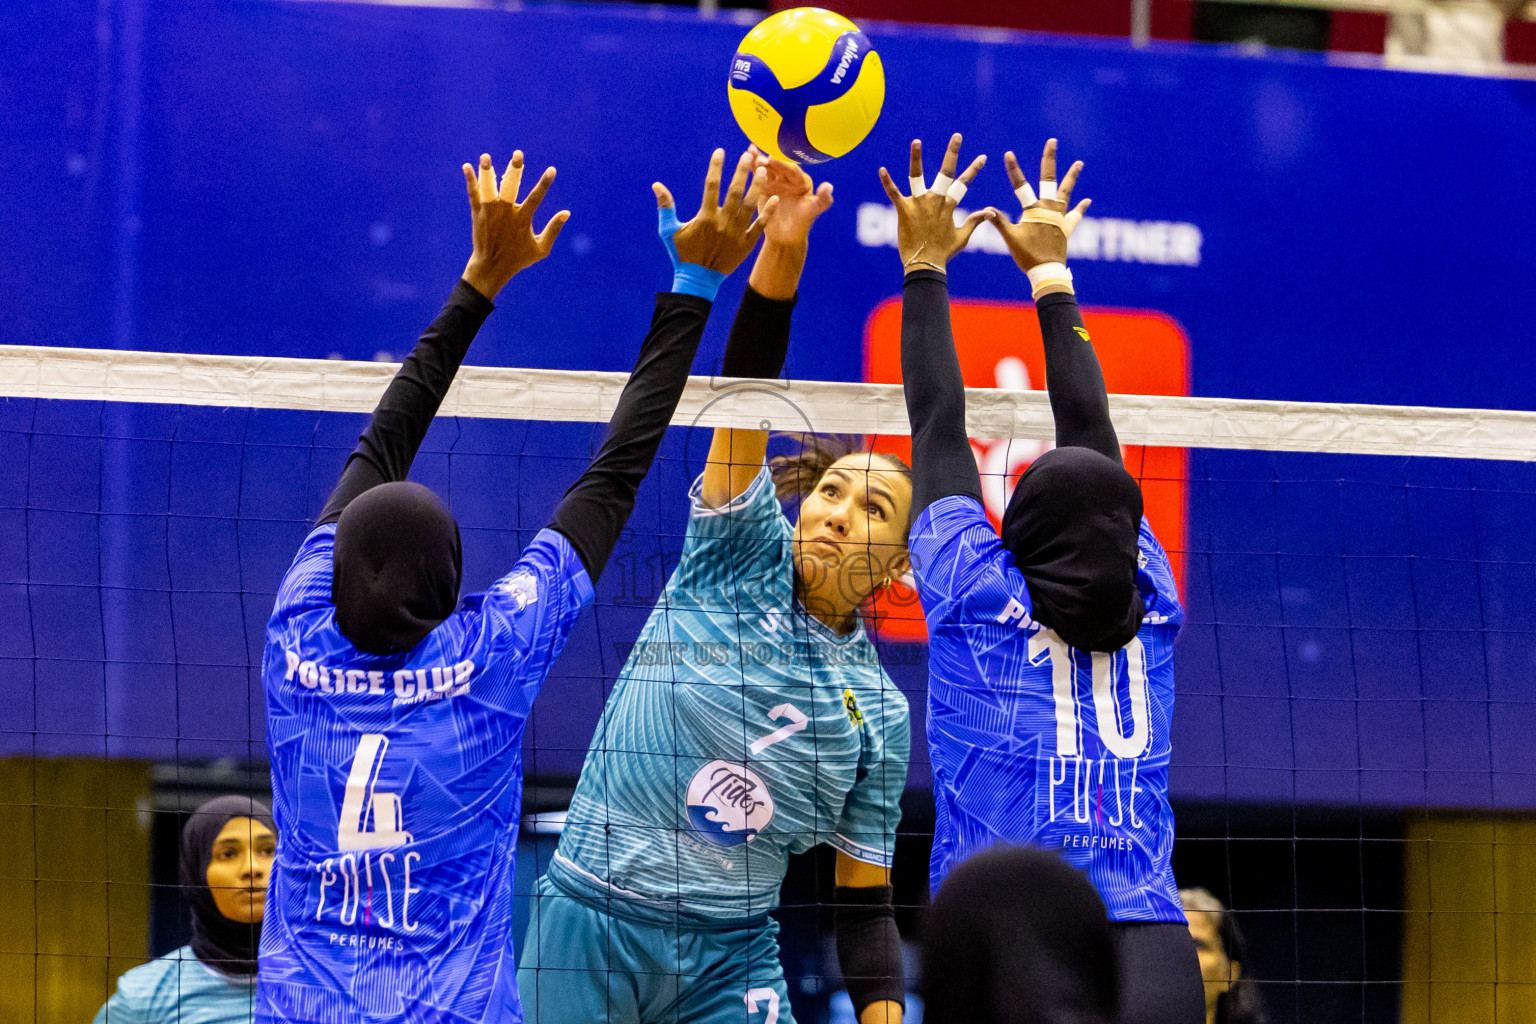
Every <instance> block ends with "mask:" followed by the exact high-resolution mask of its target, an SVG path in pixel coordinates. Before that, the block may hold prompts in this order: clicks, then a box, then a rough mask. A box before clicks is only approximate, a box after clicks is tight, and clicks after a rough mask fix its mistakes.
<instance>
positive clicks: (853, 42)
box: [832, 36, 859, 83]
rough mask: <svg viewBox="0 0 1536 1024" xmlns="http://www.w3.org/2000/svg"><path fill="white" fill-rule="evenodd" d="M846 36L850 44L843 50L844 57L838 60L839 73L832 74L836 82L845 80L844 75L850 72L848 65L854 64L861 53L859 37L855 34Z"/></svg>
mask: <svg viewBox="0 0 1536 1024" xmlns="http://www.w3.org/2000/svg"><path fill="white" fill-rule="evenodd" d="M845 38H846V39H847V40H848V45H847V47H846V48H845V49H844V50H843V59H842V60H840V61H838V62H837V73H836V74H834V75H833V76H832V81H833V82H834V83H837V82H841V81H842V80H843V76H844V75H846V74H847V73H848V65H850V64H852V63H853V59H854V58H855V57H857V56H858V55H859V40H858V38H857V37H855V36H846V37H845Z"/></svg>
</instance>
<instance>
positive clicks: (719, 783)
mask: <svg viewBox="0 0 1536 1024" xmlns="http://www.w3.org/2000/svg"><path fill="white" fill-rule="evenodd" d="M687 803H688V823H689V824H690V825H691V826H693V832H694V834H695V835H696V836H698V837H699V838H701V839H703V840H705V841H706V842H709V843H713V844H714V845H715V846H740V845H742V844H743V843H749V842H751V841H752V839H753V837H755V836H756V835H757V834H758V833H759V832H761V831H762V830H763V829H765V828H767V827H768V823H769V822H770V821H772V820H773V797H772V796H770V795H769V794H768V787H767V786H766V785H764V783H763V780H762V779H760V778H758V776H757V773H756V772H754V771H753V770H752V769H750V768H748V767H747V766H746V765H744V764H734V763H732V762H730V761H711V762H709V763H708V764H706V765H705V766H704V767H702V768H700V769H699V770H698V771H696V772H694V773H693V779H692V781H690V782H689V783H688V795H687Z"/></svg>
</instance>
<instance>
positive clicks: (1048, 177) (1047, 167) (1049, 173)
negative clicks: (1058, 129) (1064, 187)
mask: <svg viewBox="0 0 1536 1024" xmlns="http://www.w3.org/2000/svg"><path fill="white" fill-rule="evenodd" d="M1048 181H1049V182H1052V183H1054V182H1055V181H1056V140H1055V139H1046V140H1045V151H1044V152H1042V153H1041V154H1040V185H1041V189H1040V193H1041V195H1044V194H1045V188H1044V185H1045V183H1046V182H1048Z"/></svg>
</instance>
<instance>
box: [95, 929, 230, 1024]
mask: <svg viewBox="0 0 1536 1024" xmlns="http://www.w3.org/2000/svg"><path fill="white" fill-rule="evenodd" d="M255 1003H256V979H255V978H237V977H232V976H230V975H228V974H225V973H224V972H222V971H219V970H215V969H214V968H212V967H209V966H208V965H207V964H205V963H203V962H202V961H201V960H199V959H198V958H197V954H196V953H194V952H192V947H191V946H182V947H181V948H180V949H175V950H172V951H171V952H169V953H167V954H165V956H162V957H160V958H159V959H158V960H151V961H150V962H149V963H147V964H141V965H139V966H138V967H135V968H134V969H133V970H131V971H129V972H127V973H126V974H124V975H123V976H122V977H121V978H118V979H117V991H116V992H114V993H113V994H112V998H111V999H108V1000H107V1001H106V1003H105V1005H103V1006H102V1008H101V1009H100V1010H98V1011H96V1019H95V1021H93V1022H92V1024H250V1021H251V1011H252V1007H254V1006H255Z"/></svg>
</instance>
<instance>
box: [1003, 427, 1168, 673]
mask: <svg viewBox="0 0 1536 1024" xmlns="http://www.w3.org/2000/svg"><path fill="white" fill-rule="evenodd" d="M1140 532H1141V488H1140V487H1139V486H1137V484H1136V480H1135V478H1134V477H1132V476H1131V474H1129V473H1127V472H1126V471H1125V468H1124V467H1123V466H1121V465H1120V464H1119V463H1117V462H1115V461H1114V460H1113V459H1111V458H1109V457H1108V456H1107V455H1104V454H1102V453H1100V452H1096V451H1094V450H1093V449H1091V448H1078V447H1067V448H1055V449H1052V450H1051V451H1048V452H1046V453H1045V454H1044V455H1042V456H1040V458H1038V459H1036V460H1035V461H1034V464H1033V465H1031V466H1030V467H1029V468H1028V469H1027V470H1025V471H1024V475H1023V476H1022V477H1020V478H1019V486H1018V487H1017V488H1016V489H1015V490H1014V492H1013V498H1012V499H1010V500H1009V502H1008V510H1007V512H1006V513H1004V515H1003V529H1002V539H1003V546H1004V547H1006V548H1007V549H1008V551H1009V553H1010V554H1012V555H1013V560H1014V564H1016V565H1017V566H1018V567H1019V570H1020V571H1021V572H1023V573H1024V580H1025V582H1026V583H1028V584H1029V596H1030V599H1031V601H1032V603H1033V604H1034V618H1035V620H1036V621H1038V622H1040V623H1042V624H1044V625H1046V626H1049V627H1050V628H1051V629H1054V630H1055V631H1056V634H1057V635H1058V636H1060V637H1061V638H1062V639H1063V640H1065V641H1066V642H1067V643H1069V644H1071V645H1072V646H1073V647H1076V648H1078V649H1079V650H1085V651H1106V652H1107V651H1118V650H1119V649H1120V648H1122V647H1124V646H1125V645H1126V644H1128V643H1130V642H1131V638H1132V637H1134V636H1135V635H1136V631H1137V630H1138V629H1140V628H1141V619H1142V616H1143V615H1145V614H1146V606H1145V605H1144V603H1143V601H1142V597H1141V591H1140V590H1139V589H1138V588H1137V586H1136V568H1137V557H1138V554H1139V551H1138V549H1137V546H1136V538H1137V535H1138V534H1139V533H1140Z"/></svg>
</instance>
